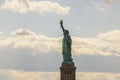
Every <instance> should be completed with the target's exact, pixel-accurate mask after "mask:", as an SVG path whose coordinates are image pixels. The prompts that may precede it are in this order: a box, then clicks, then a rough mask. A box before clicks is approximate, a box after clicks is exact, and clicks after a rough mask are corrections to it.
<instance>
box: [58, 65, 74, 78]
mask: <svg viewBox="0 0 120 80" xmlns="http://www.w3.org/2000/svg"><path fill="white" fill-rule="evenodd" d="M60 80H76V67H75V66H74V63H71V64H64V63H62V65H61V67H60Z"/></svg>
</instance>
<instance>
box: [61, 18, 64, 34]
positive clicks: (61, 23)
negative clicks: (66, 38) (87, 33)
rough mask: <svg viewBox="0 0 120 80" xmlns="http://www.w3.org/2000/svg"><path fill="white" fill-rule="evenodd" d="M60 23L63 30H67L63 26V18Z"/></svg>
mask: <svg viewBox="0 0 120 80" xmlns="http://www.w3.org/2000/svg"><path fill="white" fill-rule="evenodd" d="M60 25H61V28H62V30H63V32H64V31H65V29H64V27H63V20H60Z"/></svg>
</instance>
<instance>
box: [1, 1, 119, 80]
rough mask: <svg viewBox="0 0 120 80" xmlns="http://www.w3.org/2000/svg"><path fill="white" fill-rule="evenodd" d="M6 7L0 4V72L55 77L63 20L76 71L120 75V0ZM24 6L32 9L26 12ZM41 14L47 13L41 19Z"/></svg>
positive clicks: (58, 63)
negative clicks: (40, 72) (71, 43)
mask: <svg viewBox="0 0 120 80" xmlns="http://www.w3.org/2000/svg"><path fill="white" fill-rule="evenodd" d="M4 1H7V0H0V32H2V34H0V69H1V70H2V69H3V70H4V69H5V70H7V69H11V70H13V69H14V70H24V71H59V66H60V65H61V62H62V55H61V54H62V53H61V45H62V44H61V37H62V36H63V35H62V34H63V33H62V30H61V28H60V24H59V21H60V20H61V19H62V20H64V27H65V28H66V29H68V30H69V31H70V35H71V36H72V40H73V48H72V50H73V52H72V54H73V58H74V61H75V64H76V66H77V71H80V72H106V73H108V72H112V73H114V72H115V73H120V62H119V61H120V58H119V57H120V48H119V45H120V1H119V0H13V2H12V0H8V1H9V3H10V4H8V3H5V2H4ZM15 1H17V2H16V3H15ZM20 1H22V2H21V3H20V4H18V3H19V2H20ZM32 1H35V4H36V5H37V8H38V7H41V5H40V3H41V1H48V2H49V3H48V4H49V5H50V6H53V7H52V9H51V8H49V7H50V6H48V5H47V6H46V7H45V8H40V9H39V8H38V9H36V6H34V5H33V4H30V3H32ZM54 2H56V3H57V4H59V6H58V5H57V6H56V5H55V4H53V3H54ZM38 3H39V5H38ZM26 4H28V5H29V6H30V7H28V8H26ZM42 4H43V6H44V5H46V3H42ZM6 5H7V6H6ZM15 5H17V7H18V8H17V7H15ZM21 5H22V6H21ZM56 7H57V9H56ZM31 8H32V9H31ZM69 8H70V9H69ZM49 9H50V10H49ZM20 10H23V11H22V12H21V11H20ZM24 10H25V12H24ZM41 10H46V12H45V13H43V14H42V15H41V14H40V13H39V12H42V11H41ZM57 10H58V12H57ZM43 12H44V11H43ZM64 13H65V14H64ZM19 34H21V35H19ZM0 79H1V77H0ZM116 80H117V79H116Z"/></svg>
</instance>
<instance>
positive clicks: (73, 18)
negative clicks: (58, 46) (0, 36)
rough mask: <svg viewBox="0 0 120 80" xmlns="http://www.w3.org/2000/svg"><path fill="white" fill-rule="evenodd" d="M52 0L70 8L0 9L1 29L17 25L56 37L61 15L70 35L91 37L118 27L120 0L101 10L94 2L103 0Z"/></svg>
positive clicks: (5, 30) (9, 30)
mask: <svg viewBox="0 0 120 80" xmlns="http://www.w3.org/2000/svg"><path fill="white" fill-rule="evenodd" d="M3 1H4V0H1V1H0V3H1V4H2V3H3ZM38 1H40V0H38ZM51 1H53V2H58V3H59V4H60V5H61V6H63V7H64V6H69V7H70V8H71V9H70V12H69V13H68V14H66V15H57V14H53V13H45V14H44V15H43V16H41V15H39V14H38V13H37V12H28V13H26V14H19V13H13V12H12V11H10V10H0V22H1V23H0V30H1V31H3V32H4V33H8V32H11V31H14V30H16V29H18V28H27V29H30V30H32V31H33V32H36V33H40V34H45V35H48V36H52V37H59V36H60V35H59V34H60V33H61V29H60V27H59V20H60V19H63V20H64V22H65V23H64V24H65V27H66V28H68V29H69V30H70V32H71V34H72V35H74V36H79V37H86V36H87V37H91V36H95V35H96V34H98V33H101V32H107V31H111V30H114V29H120V27H119V26H120V23H119V21H120V15H119V14H120V9H119V8H120V5H119V1H114V0H110V3H109V5H108V6H107V7H105V9H104V11H99V10H97V9H95V7H96V6H97V5H94V4H99V5H100V6H99V7H101V5H102V4H104V2H103V0H101V1H100V0H74V1H73V0H69V1H67V0H66V1H65V0H51ZM86 7H89V8H86ZM6 28H7V29H6ZM8 34H9V33H8Z"/></svg>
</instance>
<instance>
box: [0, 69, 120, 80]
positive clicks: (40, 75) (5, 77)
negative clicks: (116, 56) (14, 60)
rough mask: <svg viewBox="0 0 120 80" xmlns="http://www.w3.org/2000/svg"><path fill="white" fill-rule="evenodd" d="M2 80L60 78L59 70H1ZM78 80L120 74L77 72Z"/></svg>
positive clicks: (110, 79)
mask: <svg viewBox="0 0 120 80" xmlns="http://www.w3.org/2000/svg"><path fill="white" fill-rule="evenodd" d="M0 80H60V74H59V72H26V71H16V70H2V69H1V70H0ZM76 80H120V74H114V73H95V72H92V73H90V72H86V73H84V72H77V74H76Z"/></svg>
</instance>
